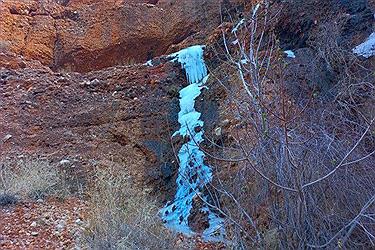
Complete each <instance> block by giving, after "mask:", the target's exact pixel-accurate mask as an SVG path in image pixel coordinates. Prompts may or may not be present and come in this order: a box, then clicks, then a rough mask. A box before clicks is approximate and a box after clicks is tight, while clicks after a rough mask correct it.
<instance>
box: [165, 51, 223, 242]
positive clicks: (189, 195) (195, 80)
mask: <svg viewBox="0 0 375 250" xmlns="http://www.w3.org/2000/svg"><path fill="white" fill-rule="evenodd" d="M203 49H204V46H201V45H196V46H192V47H188V48H186V49H183V50H181V51H179V52H177V53H174V54H172V55H170V56H169V57H170V58H171V60H172V61H178V62H179V63H180V64H181V67H182V68H183V69H184V70H185V73H186V78H187V81H188V83H189V85H188V86H186V87H185V88H183V89H181V90H180V111H179V113H178V122H179V124H180V129H179V130H178V131H176V132H175V133H174V135H173V136H176V135H180V136H182V137H185V138H186V140H187V142H186V143H184V144H183V145H182V146H181V148H180V150H179V152H178V159H179V170H178V176H177V179H176V183H177V190H176V194H175V196H174V200H173V201H172V203H168V204H167V205H166V206H165V207H164V208H163V209H162V210H161V215H162V219H163V220H164V222H165V224H166V226H167V227H169V228H171V229H173V230H175V231H177V232H181V233H184V234H186V235H193V234H195V232H193V230H192V229H191V228H190V226H189V220H188V219H189V216H190V213H191V210H192V208H193V199H194V198H195V197H197V196H199V197H198V198H199V199H202V200H203V203H204V204H205V205H203V207H202V208H201V211H203V212H205V213H207V214H208V221H209V228H207V229H206V230H205V231H204V232H203V237H204V238H205V239H207V240H213V239H217V238H218V237H223V235H224V229H223V220H222V219H221V218H219V216H218V215H216V214H215V213H214V212H213V211H212V210H211V209H210V208H209V207H208V205H207V204H206V203H207V197H206V196H205V195H204V194H202V192H203V191H204V189H205V186H206V185H207V184H208V183H210V182H211V180H212V170H211V168H210V167H209V166H207V165H206V164H205V163H204V158H205V154H204V152H203V151H202V150H201V149H200V147H199V144H200V143H201V142H203V140H204V139H203V133H204V131H203V125H204V123H203V121H202V120H201V113H200V112H198V111H196V110H195V100H196V98H197V97H198V96H199V95H200V94H201V91H202V89H203V88H206V87H205V86H204V84H205V83H206V81H207V79H208V73H207V67H206V64H205V61H204V57H203ZM197 128H199V129H197Z"/></svg>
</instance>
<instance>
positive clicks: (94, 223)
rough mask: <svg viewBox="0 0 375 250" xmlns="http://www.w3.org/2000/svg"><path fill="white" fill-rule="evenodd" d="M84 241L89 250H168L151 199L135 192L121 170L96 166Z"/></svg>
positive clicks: (168, 239)
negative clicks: (97, 167)
mask: <svg viewBox="0 0 375 250" xmlns="http://www.w3.org/2000/svg"><path fill="white" fill-rule="evenodd" d="M89 197H90V200H89V209H88V210H89V213H88V215H87V221H88V227H87V228H86V232H85V237H84V238H85V242H84V244H86V245H87V247H88V248H90V249H170V248H171V244H172V243H173V235H172V234H171V233H170V232H169V231H168V230H167V229H166V228H164V226H163V225H162V224H161V222H160V218H159V217H158V210H159V207H158V206H157V205H156V202H155V199H153V198H150V197H148V196H147V195H145V194H142V193H140V192H139V191H138V192H136V191H135V190H134V189H133V187H132V185H131V181H130V179H129V177H128V175H127V174H126V172H125V171H124V170H120V171H116V170H115V169H113V168H106V169H97V171H96V180H95V185H94V186H93V187H92V189H91V191H90V192H89Z"/></svg>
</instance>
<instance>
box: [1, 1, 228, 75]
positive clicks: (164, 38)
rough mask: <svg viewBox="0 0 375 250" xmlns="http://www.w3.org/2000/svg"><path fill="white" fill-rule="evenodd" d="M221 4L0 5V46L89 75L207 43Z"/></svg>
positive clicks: (202, 2)
mask: <svg viewBox="0 0 375 250" xmlns="http://www.w3.org/2000/svg"><path fill="white" fill-rule="evenodd" d="M220 6H221V1H220V0H204V1H199V3H198V2H197V1H194V0H189V1H182V2H180V1H176V0H162V1H147V0H144V1H142V0H138V1H136V0H133V1H127V0H125V1H121V0H109V1H98V0H73V1H52V0H48V1H34V0H28V1H19V0H11V1H10V0H7V1H3V2H2V3H1V4H0V12H1V16H0V26H1V27H2V32H1V33H0V41H1V44H0V47H1V48H2V49H3V50H8V51H11V52H14V53H16V54H19V55H22V56H24V57H25V58H26V59H34V60H39V61H40V62H41V63H42V64H44V65H46V66H49V67H51V68H53V69H54V70H68V71H78V72H88V71H92V70H98V69H102V68H105V67H109V66H114V65H128V64H132V63H134V62H143V61H146V60H148V59H150V58H152V57H155V56H158V55H162V54H164V53H166V52H167V51H168V52H171V51H173V50H175V49H176V45H177V44H179V43H180V42H182V41H184V40H185V39H186V38H188V37H189V39H188V41H186V42H185V43H184V46H186V45H191V44H192V43H203V42H204V40H205V37H206V36H207V34H209V33H210V31H211V29H213V28H214V27H216V26H217V25H218V24H219V23H220V15H218V14H219V12H220Z"/></svg>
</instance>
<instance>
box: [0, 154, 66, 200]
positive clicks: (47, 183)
mask: <svg viewBox="0 0 375 250" xmlns="http://www.w3.org/2000/svg"><path fill="white" fill-rule="evenodd" d="M67 192H68V189H67V187H66V185H65V183H64V179H63V178H62V175H61V173H60V171H59V168H58V166H57V165H56V164H51V163H49V162H48V161H46V160H42V159H38V158H23V159H18V160H3V161H0V194H1V196H3V197H5V196H7V197H8V198H9V197H14V199H17V200H18V199H27V198H32V199H40V198H45V197H47V196H50V195H53V196H59V197H63V196H65V195H66V194H67ZM14 199H13V201H14Z"/></svg>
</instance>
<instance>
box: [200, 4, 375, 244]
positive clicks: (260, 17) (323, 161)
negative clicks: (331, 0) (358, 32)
mask: <svg viewBox="0 0 375 250" xmlns="http://www.w3.org/2000/svg"><path fill="white" fill-rule="evenodd" d="M268 7H269V6H268V3H267V1H263V4H261V5H257V6H254V9H253V12H252V13H250V14H249V15H248V16H247V17H245V19H244V20H243V21H242V22H240V23H242V24H239V25H238V26H237V28H235V29H234V30H232V32H231V34H230V36H228V34H227V33H225V32H223V44H224V48H225V49H224V50H225V52H226V55H225V61H224V62H223V64H224V65H225V67H224V69H223V68H221V69H220V70H221V71H222V70H225V72H226V74H224V75H226V76H229V77H230V79H226V82H224V81H223V79H222V78H221V77H220V75H217V76H216V77H217V80H218V82H219V83H221V84H222V85H223V86H224V88H225V89H226V90H227V92H228V96H229V99H230V102H229V104H228V107H230V111H229V112H228V113H230V115H231V116H232V117H233V119H234V120H236V121H237V124H236V125H235V127H234V128H232V130H231V132H232V133H231V134H230V136H231V138H232V140H231V142H229V145H224V147H223V146H220V147H218V145H214V146H215V147H217V148H219V149H220V150H216V152H220V154H219V155H212V154H211V155H210V156H211V161H212V162H213V163H214V165H217V166H221V167H217V172H218V174H217V176H216V177H217V178H216V180H217V181H216V184H215V185H214V187H213V188H214V189H216V191H217V193H218V194H220V195H221V200H222V202H223V203H225V206H221V208H220V211H222V213H223V214H224V215H226V216H227V218H228V221H229V222H231V223H230V225H231V227H230V229H229V236H231V238H232V242H233V243H234V244H233V248H238V249H248V248H251V247H265V248H281V249H306V248H324V247H329V248H333V247H338V248H341V247H343V246H345V247H350V248H366V247H370V246H372V247H374V243H375V216H374V208H375V207H374V206H375V204H374V202H375V169H374V168H373V166H374V162H375V158H374V156H375V150H374V149H375V138H374V134H373V133H374V132H373V131H374V117H373V115H374V114H371V108H370V112H369V111H368V109H366V108H365V103H367V104H369V103H370V104H369V105H373V103H374V86H373V85H372V83H373V82H374V81H371V79H372V80H373V75H372V74H371V71H369V70H367V69H366V68H365V67H363V66H362V65H361V64H360V63H359V62H358V61H357V60H355V58H352V57H350V56H345V53H346V54H347V53H348V51H346V52H345V53H344V52H343V49H342V48H341V47H340V46H338V45H337V44H336V43H335V41H336V40H335V39H334V38H332V35H334V33H329V32H325V34H326V35H324V33H322V36H321V37H319V39H320V42H321V44H325V47H323V46H322V45H320V44H315V45H316V47H315V50H317V54H318V56H320V57H321V59H323V61H325V62H326V63H327V65H329V67H331V68H332V71H335V74H336V77H337V82H336V84H335V86H333V87H332V88H333V89H334V90H335V91H334V92H333V93H335V98H334V100H332V101H330V102H327V101H326V100H323V99H322V98H321V97H320V96H319V95H316V92H314V89H309V86H306V88H307V91H306V95H305V96H299V98H300V99H298V100H296V99H295V98H293V97H292V96H290V94H289V93H288V88H287V84H288V79H286V77H285V72H286V70H287V67H288V63H287V62H286V61H285V59H284V56H283V53H282V52H280V50H279V49H278V44H277V41H276V39H275V36H274V35H273V34H272V32H271V29H268V28H269V27H268V25H269V20H270V18H271V19H272V18H273V17H270V16H269V13H268ZM328 34H329V35H328ZM326 45H328V47H326ZM349 53H350V52H349ZM220 58H223V55H220ZM338 64H340V66H339V67H338ZM228 66H229V67H228ZM212 74H213V75H214V74H215V70H213V72H212ZM371 77H372V78H371ZM227 78H228V77H227ZM301 84H303V83H301ZM348 88H349V89H351V90H352V91H350V99H349V100H345V98H343V96H345V95H346V93H348V92H347V89H348ZM327 91H332V89H329V90H327ZM363 91H367V92H366V94H364V93H363ZM207 140H209V141H210V138H207ZM229 146H230V147H229ZM214 152H215V151H214ZM228 172H229V173H230V174H231V178H228ZM224 175H225V178H221V177H222V176H224Z"/></svg>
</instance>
